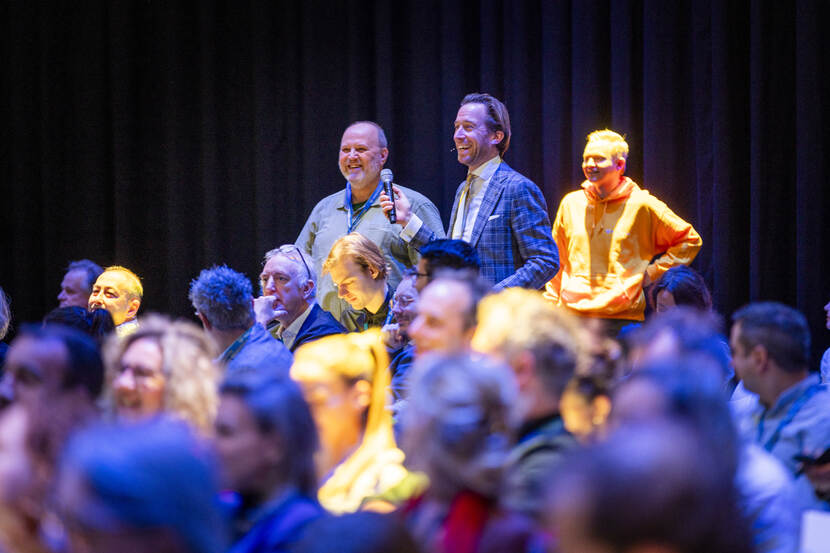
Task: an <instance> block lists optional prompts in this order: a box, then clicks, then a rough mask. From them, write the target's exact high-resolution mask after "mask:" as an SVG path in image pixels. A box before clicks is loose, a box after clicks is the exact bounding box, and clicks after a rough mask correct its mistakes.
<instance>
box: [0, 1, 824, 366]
mask: <svg viewBox="0 0 830 553" xmlns="http://www.w3.org/2000/svg"><path fill="white" fill-rule="evenodd" d="M0 16H2V17H0V26H2V28H3V31H4V32H3V39H2V41H0V67H1V68H2V71H0V99H2V102H1V103H0V118H1V121H2V124H1V125H0V148H2V150H0V158H2V159H0V170H2V176H0V186H2V189H0V194H2V198H3V199H4V203H3V211H4V216H3V217H2V221H0V235H2V238H1V239H0V240H1V242H0V245H2V248H1V249H0V256H2V257H0V286H3V287H4V288H5V289H6V290H7V292H8V293H9V294H10V295H11V297H12V300H13V310H14V316H15V320H16V321H22V320H37V319H39V318H40V317H42V315H43V314H44V313H45V312H47V311H48V310H49V309H51V308H53V307H55V305H56V303H57V302H56V300H55V296H56V295H57V293H58V286H59V283H60V280H61V275H62V272H63V268H64V267H65V266H66V264H67V263H68V262H69V261H70V260H73V259H78V258H82V257H89V258H91V259H94V260H96V261H97V262H99V263H101V264H104V265H106V264H116V263H117V264H123V265H126V266H128V267H130V268H132V269H134V270H135V271H136V272H137V273H138V274H139V275H141V276H142V277H143V279H144V282H145V289H146V291H147V294H146V298H145V304H144V308H143V309H144V310H147V311H149V310H158V311H164V312H169V313H172V314H174V315H178V316H189V314H190V311H191V310H190V308H189V305H188V301H187V288H188V285H189V282H190V280H191V279H192V278H194V277H195V276H196V275H197V274H198V272H199V270H200V269H201V268H203V267H207V266H209V265H212V264H215V263H226V264H228V265H229V266H231V267H234V268H235V269H237V270H240V271H243V272H245V273H246V274H248V275H249V276H250V277H251V278H252V280H254V281H255V278H256V276H257V275H258V272H259V269H260V263H261V259H262V255H263V254H264V252H265V251H267V250H268V249H270V248H272V247H275V246H277V245H280V244H283V243H287V242H293V241H294V239H295V238H296V236H297V234H298V232H299V230H300V228H301V226H302V224H303V222H304V221H305V219H306V217H307V216H308V214H309V212H310V211H311V209H312V207H313V206H314V205H315V203H316V202H317V201H319V200H320V199H321V198H323V197H324V196H326V195H328V194H331V193H333V192H335V191H337V190H339V189H341V188H342V187H343V179H342V176H341V175H340V173H339V170H338V167H337V149H338V146H339V140H340V136H341V134H342V131H343V129H344V128H345V126H346V125H347V124H348V123H349V122H351V121H354V120H359V119H372V120H376V121H378V122H379V123H380V124H381V125H382V126H383V127H384V128H385V129H386V132H387V136H388V138H389V148H390V158H389V163H388V167H389V168H391V169H392V170H393V172H394V174H395V180H396V182H399V183H401V184H403V185H405V186H409V187H412V188H415V189H417V190H419V191H421V192H423V193H424V194H426V195H427V196H428V197H430V198H432V199H433V201H434V202H435V203H436V204H437V205H438V207H439V209H440V210H441V213H442V215H443V217H444V219H445V220H446V218H447V217H448V215H449V211H450V207H451V205H452V199H453V194H454V191H455V189H456V186H457V185H458V183H459V182H460V181H461V180H462V179H463V177H464V168H463V167H462V166H460V165H459V164H458V163H457V161H456V159H455V154H454V152H452V151H451V148H452V146H453V145H452V140H451V133H452V123H453V119H454V117H455V112H456V110H457V107H458V103H459V101H460V100H461V98H462V97H463V96H464V94H466V93H468V92H473V91H486V92H491V93H492V94H494V95H495V96H497V97H499V98H501V99H503V100H504V101H505V103H506V104H507V107H508V109H509V110H510V115H511V119H512V124H513V131H514V132H513V139H512V143H511V147H510V151H509V152H508V154H507V157H506V161H507V162H508V163H510V164H511V165H512V166H513V167H515V168H516V169H517V170H519V171H521V172H522V173H524V174H526V175H527V176H529V177H530V178H532V179H533V180H534V181H536V182H537V183H538V184H539V185H540V187H541V188H542V190H543V192H544V194H545V197H546V199H547V201H548V208H549V211H550V213H551V215H553V214H554V213H555V211H556V208H557V206H558V204H559V200H560V199H561V198H562V196H563V195H564V194H565V193H567V192H569V191H570V190H573V189H575V188H576V187H577V186H578V183H579V182H580V180H581V179H582V174H581V168H580V163H581V153H582V148H583V146H584V140H585V136H586V135H587V134H588V133H589V132H590V131H592V130H595V129H597V128H604V127H610V128H613V129H614V130H617V131H619V132H621V133H623V134H625V135H626V136H627V137H628V140H629V144H630V146H631V155H630V157H629V164H628V174H629V175H630V176H631V177H632V178H634V179H635V180H637V181H638V182H639V183H640V184H641V185H642V186H643V187H644V188H647V189H649V190H650V191H651V192H652V193H654V194H655V195H657V196H658V197H659V198H661V199H662V200H664V201H665V202H666V203H668V204H669V206H670V207H671V208H672V209H673V210H674V211H676V212H677V213H678V214H680V215H681V216H683V217H684V218H686V219H688V220H690V221H691V222H692V223H693V224H694V225H695V227H696V228H697V229H698V230H699V231H700V233H701V235H702V236H703V239H704V246H703V250H702V251H701V253H700V255H699V257H698V259H697V260H696V261H695V265H694V266H695V268H697V269H698V270H700V271H701V272H702V273H703V274H704V276H705V278H706V280H707V282H708V283H709V285H710V286H711V288H712V290H713V295H714V298H715V302H716V304H717V306H718V308H719V310H720V311H721V312H722V313H724V314H727V315H728V314H729V313H731V311H733V310H734V309H735V308H737V307H739V306H740V305H742V304H744V303H746V302H748V301H750V300H760V299H770V300H779V301H784V302H786V303H789V304H791V305H794V306H796V307H798V308H799V309H801V310H802V311H803V312H804V313H805V314H806V315H807V316H808V319H809V321H810V323H811V327H812V330H813V333H814V342H815V348H814V349H815V351H816V352H818V350H819V349H822V348H823V347H826V346H827V345H828V343H830V332H828V331H826V330H825V329H824V324H823V322H824V315H823V313H822V311H821V306H822V305H824V303H826V302H827V300H828V299H830V284H828V279H827V277H826V276H825V275H827V274H828V271H830V259H829V258H830V255H828V251H830V225H828V224H827V223H826V221H825V220H824V219H825V217H826V214H827V213H828V212H830V192H828V185H827V184H826V183H825V182H824V179H823V177H824V175H825V174H827V171H828V160H827V151H828V149H830V131H828V129H830V107H828V101H827V91H828V90H830V71H828V69H830V67H828V54H830V44H829V43H830V41H829V40H828V38H827V34H826V33H824V32H823V27H822V26H821V25H822V23H823V22H824V21H827V20H828V16H830V4H828V3H827V2H823V1H821V0H797V1H795V2H792V3H782V2H775V1H770V0H766V1H761V0H742V1H741V0H738V1H735V2H718V1H715V0H699V1H691V0H680V1H677V2H662V1H659V0H619V1H614V2H611V1H609V0H572V1H565V0H563V1H556V2H548V1H543V0H536V1H519V2H508V1H499V0H484V1H482V2H477V3H476V2H472V3H471V2H461V1H455V0H447V1H443V2H442V1H437V0H427V1H423V2H421V1H414V0H405V1H402V2H396V3H394V4H393V3H389V2H385V1H381V0H375V1H371V2H365V1H364V2H357V1H355V0H347V1H344V2H339V3H330V2H323V1H320V0H312V1H308V2H302V3H299V2H282V1H279V2H268V3H266V2H247V3H246V2H243V3H238V2H234V3H227V2H215V1H208V0H206V1H204V2H200V3H196V4H193V3H178V2H158V1H132V2H129V1H127V2H118V3H111V2H105V1H102V0H100V1H97V2H96V1H90V2H85V3H82V4H80V5H73V6H71V7H70V6H63V7H60V6H58V7H50V8H45V7H43V6H42V5H41V6H38V5H37V4H32V3H30V2H23V1H20V0H9V1H7V2H5V3H3V6H2V7H0Z"/></svg>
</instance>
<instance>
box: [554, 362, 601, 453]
mask: <svg viewBox="0 0 830 553" xmlns="http://www.w3.org/2000/svg"><path fill="white" fill-rule="evenodd" d="M559 410H560V411H561V412H562V422H563V423H564V424H565V428H566V429H567V430H568V432H570V433H571V434H573V436H574V437H575V438H576V439H577V440H579V441H580V442H582V443H590V442H593V441H595V440H596V439H597V438H599V437H601V436H602V433H603V431H604V428H605V422H606V421H607V420H608V415H609V414H610V413H611V397H610V392H609V390H608V383H607V382H606V381H605V380H603V379H602V378H601V377H599V376H589V375H575V376H574V377H573V378H572V379H571V380H570V382H568V385H567V386H565V391H564V392H562V399H561V400H560V402H559Z"/></svg>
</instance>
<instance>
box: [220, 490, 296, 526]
mask: <svg viewBox="0 0 830 553" xmlns="http://www.w3.org/2000/svg"><path fill="white" fill-rule="evenodd" d="M297 495H299V492H298V491H297V490H296V488H294V487H293V486H289V487H287V488H281V489H279V490H277V491H276V492H275V494H274V495H272V496H271V497H270V498H269V499H267V500H265V502H264V503H262V504H261V505H258V506H256V507H250V508H246V507H245V506H244V505H240V507H239V510H238V512H237V513H236V517H235V519H236V520H234V530H235V532H236V533H237V534H239V535H244V534H246V533H248V532H249V531H250V530H251V529H252V528H253V527H254V526H255V525H256V524H257V523H258V522H260V521H261V520H263V519H264V518H266V517H268V516H270V515H272V514H273V513H275V512H276V511H278V510H279V509H280V508H281V507H282V506H283V505H285V504H286V503H287V502H288V501H290V500H291V499H293V498H294V497H295V496H297Z"/></svg>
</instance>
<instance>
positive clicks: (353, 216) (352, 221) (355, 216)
mask: <svg viewBox="0 0 830 553" xmlns="http://www.w3.org/2000/svg"><path fill="white" fill-rule="evenodd" d="M381 190H383V184H381V183H378V186H377V188H375V191H374V192H372V195H371V196H369V199H368V200H366V203H364V204H363V207H361V208H360V209H359V210H358V211H357V213H355V212H354V207H352V183H350V182H348V181H346V210H347V211H348V212H349V232H352V231H353V230H354V228H355V227H356V226H357V224H358V223H359V222H360V219H361V218H362V217H363V215H365V214H366V212H367V211H368V210H369V208H370V207H372V204H374V203H375V200H377V199H378V196H380V192H381Z"/></svg>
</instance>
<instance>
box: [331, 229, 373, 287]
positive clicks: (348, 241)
mask: <svg viewBox="0 0 830 553" xmlns="http://www.w3.org/2000/svg"><path fill="white" fill-rule="evenodd" d="M343 257H349V258H351V260H352V261H354V262H355V263H356V264H357V265H359V266H360V267H362V268H363V269H364V270H366V271H371V269H375V270H376V271H377V272H378V276H377V278H376V279H375V280H377V279H379V278H387V277H388V276H389V266H388V265H387V263H386V258H385V257H384V256H383V252H382V251H381V250H380V248H379V247H378V245H377V244H375V243H374V242H372V241H371V240H369V239H368V238H366V237H365V236H363V235H362V234H360V233H359V232H350V233H349V234H347V235H346V236H343V237H341V238H339V239H338V240H337V242H335V243H334V245H333V246H332V247H331V251H330V252H329V256H328V257H327V258H326V261H325V262H324V263H323V274H326V273H329V272H331V268H332V267H333V266H334V264H335V263H338V262H339V261H340V260H341V259H342V258H343Z"/></svg>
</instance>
